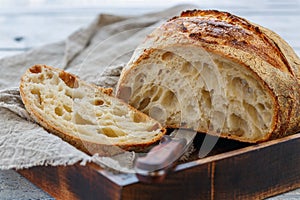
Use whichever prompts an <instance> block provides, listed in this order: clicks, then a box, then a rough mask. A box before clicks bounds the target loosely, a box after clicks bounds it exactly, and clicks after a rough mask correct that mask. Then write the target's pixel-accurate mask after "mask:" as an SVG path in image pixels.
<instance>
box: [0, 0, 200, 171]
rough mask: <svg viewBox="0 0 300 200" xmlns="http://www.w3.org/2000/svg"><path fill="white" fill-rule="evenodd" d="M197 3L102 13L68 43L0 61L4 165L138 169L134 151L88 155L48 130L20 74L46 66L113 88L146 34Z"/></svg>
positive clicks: (1, 155) (0, 157) (0, 166)
mask: <svg viewBox="0 0 300 200" xmlns="http://www.w3.org/2000/svg"><path fill="white" fill-rule="evenodd" d="M194 8H195V7H194V6H192V5H180V6H176V7H172V8H170V9H167V10H163V11H160V12H156V13H148V14H144V15H140V16H117V15H110V14H100V15H99V16H97V17H96V19H95V20H94V21H93V22H92V23H91V24H89V25H88V26H86V27H84V28H81V29H79V30H77V31H76V32H74V33H73V34H71V35H70V36H69V37H68V38H66V39H65V40H64V41H61V42H57V43H53V44H48V45H45V46H41V47H37V48H34V49H32V50H30V51H28V52H25V53H23V54H19V55H15V56H12V57H7V58H3V59H1V60H0V169H22V168H28V167H32V166H41V165H51V166H57V165H72V164H74V163H77V162H80V163H81V164H82V165H84V164H86V162H91V161H94V162H96V163H98V164H100V165H102V166H103V167H108V168H110V169H114V170H118V171H121V172H127V173H130V172H134V170H133V167H132V166H133V162H134V159H135V154H134V152H125V151H124V152H123V153H121V154H119V155H116V156H113V157H100V156H98V155H93V156H89V155H87V154H85V153H83V152H81V151H79V150H77V149H76V148H75V147H73V146H72V145H70V144H68V143H66V142H64V141H63V140H61V139H60V138H59V137H57V136H55V135H53V134H51V133H48V132H47V131H46V130H44V129H43V128H42V127H40V126H39V125H37V124H36V123H35V122H34V121H33V120H32V119H31V117H30V116H29V115H28V113H27V111H26V110H25V108H24V105H23V103H22V100H21V97H20V95H19V89H18V86H19V83H20V77H21V76H22V74H23V73H24V72H25V71H26V69H27V68H29V67H30V66H32V65H35V64H45V65H50V66H53V67H57V68H61V69H64V70H66V71H68V72H70V73H73V74H76V75H77V76H79V77H80V78H81V79H83V80H85V81H87V82H90V83H94V84H97V85H99V86H103V87H112V88H114V87H115V85H116V83H117V81H118V79H119V75H120V72H121V70H122V68H123V67H124V66H125V65H126V63H127V62H128V61H129V59H130V57H131V55H132V53H133V51H134V50H135V48H136V47H137V46H138V44H140V43H141V42H142V41H143V40H144V38H145V37H146V35H147V34H148V33H150V32H151V31H152V30H153V29H154V28H156V27H158V26H159V24H160V23H162V22H164V21H166V20H167V19H169V18H171V17H173V16H176V15H179V14H180V12H181V11H183V10H186V9H194Z"/></svg>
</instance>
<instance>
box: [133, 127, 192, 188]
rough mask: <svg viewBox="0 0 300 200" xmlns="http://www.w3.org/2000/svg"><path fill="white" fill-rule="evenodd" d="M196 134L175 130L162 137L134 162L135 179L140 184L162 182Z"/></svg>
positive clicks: (189, 131)
mask: <svg viewBox="0 0 300 200" xmlns="http://www.w3.org/2000/svg"><path fill="white" fill-rule="evenodd" d="M196 134H197V132H196V131H192V130H188V129H176V130H174V131H173V132H172V133H171V134H170V135H165V136H163V138H162V140H161V142H160V144H158V145H157V146H155V147H153V148H152V149H151V150H150V151H149V152H148V153H147V154H146V156H144V157H138V158H137V159H136V161H135V171H136V174H137V177H138V179H139V180H140V181H142V182H159V181H162V180H163V179H164V178H165V176H166V174H167V173H168V172H169V171H170V170H171V168H172V166H173V164H174V162H175V161H177V160H178V159H179V158H180V157H181V156H182V155H183V154H184V153H185V152H186V151H187V149H188V148H189V147H190V145H191V144H192V143H193V140H194V138H195V136H196Z"/></svg>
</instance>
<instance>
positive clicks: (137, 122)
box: [20, 65, 165, 155]
mask: <svg viewBox="0 0 300 200" xmlns="http://www.w3.org/2000/svg"><path fill="white" fill-rule="evenodd" d="M111 92H112V90H111V89H104V88H100V87H97V86H95V85H91V84H88V83H86V82H84V81H82V80H79V79H78V77H76V76H74V75H72V74H69V73H67V72H65V71H62V70H59V69H54V68H52V67H48V66H45V65H35V66H33V67H31V68H29V69H28V70H27V71H26V73H25V74H24V75H23V77H22V79H21V83H20V93H21V96H22V100H23V102H24V104H25V107H26V109H27V111H28V112H29V113H30V114H31V115H32V117H33V118H34V119H35V120H36V122H37V123H39V124H40V125H42V126H43V127H44V128H45V129H47V130H49V131H50V132H52V133H55V134H57V135H58V136H60V137H61V138H63V139H64V140H66V141H67V142H70V143H71V144H73V145H75V146H76V147H78V148H79V149H81V150H83V151H85V152H87V153H89V154H94V153H99V154H101V155H111V154H114V153H117V152H119V150H120V148H118V147H121V148H122V149H126V150H143V149H144V148H145V147H147V146H149V145H151V144H152V143H154V142H156V141H158V140H159V139H160V138H161V137H162V136H163V134H164V133H165V129H164V128H162V127H161V125H160V124H159V123H158V122H157V121H156V120H154V119H152V118H150V117H148V116H147V115H145V114H143V113H142V112H140V111H137V110H136V109H134V108H132V107H131V106H129V105H127V104H125V103H124V102H122V101H121V100H119V99H117V98H115V97H113V96H111Z"/></svg>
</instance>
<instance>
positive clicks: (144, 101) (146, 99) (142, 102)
mask: <svg viewBox="0 0 300 200" xmlns="http://www.w3.org/2000/svg"><path fill="white" fill-rule="evenodd" d="M150 100H151V99H150V98H149V97H147V98H145V99H143V100H142V101H141V103H140V105H139V106H138V110H143V109H144V108H146V107H147V106H148V104H149V102H150Z"/></svg>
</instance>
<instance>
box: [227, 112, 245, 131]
mask: <svg viewBox="0 0 300 200" xmlns="http://www.w3.org/2000/svg"><path fill="white" fill-rule="evenodd" d="M229 123H230V127H231V131H230V132H231V133H232V134H234V135H236V136H242V135H244V134H245V131H248V130H249V127H248V125H247V122H246V121H245V120H244V119H242V118H241V117H239V116H237V115H236V114H234V113H232V114H231V115H230V116H229Z"/></svg>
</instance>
